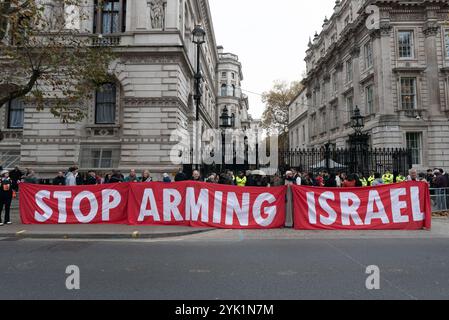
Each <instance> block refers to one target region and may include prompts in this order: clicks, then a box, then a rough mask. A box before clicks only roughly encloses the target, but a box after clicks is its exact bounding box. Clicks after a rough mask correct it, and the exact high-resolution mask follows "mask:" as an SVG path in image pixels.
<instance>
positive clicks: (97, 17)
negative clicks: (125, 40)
mask: <svg viewBox="0 0 449 320" xmlns="http://www.w3.org/2000/svg"><path fill="white" fill-rule="evenodd" d="M104 1H105V2H112V3H116V2H118V6H119V8H118V26H117V29H118V31H117V32H109V33H105V31H104V30H103V12H104V6H105V4H103V6H100V5H99V3H98V2H99V0H95V1H94V17H93V26H92V31H93V33H94V34H103V35H113V34H120V33H124V32H126V28H127V26H126V15H127V8H126V6H127V0H104ZM113 7H114V5H113ZM109 12H115V11H114V10H112V11H109ZM112 27H113V19H111V31H112Z"/></svg>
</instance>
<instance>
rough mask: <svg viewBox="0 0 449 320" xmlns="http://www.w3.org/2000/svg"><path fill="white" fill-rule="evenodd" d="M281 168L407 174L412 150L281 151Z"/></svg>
mask: <svg viewBox="0 0 449 320" xmlns="http://www.w3.org/2000/svg"><path fill="white" fill-rule="evenodd" d="M279 166H280V169H281V171H285V170H288V169H290V168H295V169H297V170H299V171H301V172H312V173H317V172H319V171H322V170H327V171H329V172H337V171H339V172H346V173H357V174H360V175H364V176H368V175H371V174H372V173H375V172H379V173H384V172H386V171H390V172H391V173H393V172H397V173H399V174H402V175H404V176H406V175H408V171H409V170H410V169H411V168H412V153H411V151H410V150H408V149H366V148H364V149H360V148H348V149H337V148H331V147H329V146H326V147H324V148H321V149H302V150H289V151H281V152H280V153H279Z"/></svg>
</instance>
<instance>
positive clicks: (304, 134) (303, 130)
mask: <svg viewBox="0 0 449 320" xmlns="http://www.w3.org/2000/svg"><path fill="white" fill-rule="evenodd" d="M302 143H303V144H304V143H306V126H305V125H303V126H302Z"/></svg>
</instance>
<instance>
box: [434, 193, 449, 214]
mask: <svg viewBox="0 0 449 320" xmlns="http://www.w3.org/2000/svg"><path fill="white" fill-rule="evenodd" d="M430 199H431V202H432V212H434V213H437V212H444V211H448V209H449V188H443V189H434V188H432V189H430Z"/></svg>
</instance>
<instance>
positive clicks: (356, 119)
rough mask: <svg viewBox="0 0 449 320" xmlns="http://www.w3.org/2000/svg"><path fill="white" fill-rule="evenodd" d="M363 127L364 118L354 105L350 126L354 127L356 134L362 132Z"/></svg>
mask: <svg viewBox="0 0 449 320" xmlns="http://www.w3.org/2000/svg"><path fill="white" fill-rule="evenodd" d="M364 127H365V118H364V117H363V116H362V115H361V114H360V109H359V107H358V106H355V110H354V113H353V115H352V117H351V128H352V129H354V131H355V133H356V134H357V135H360V134H362V130H363V128H364Z"/></svg>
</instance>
